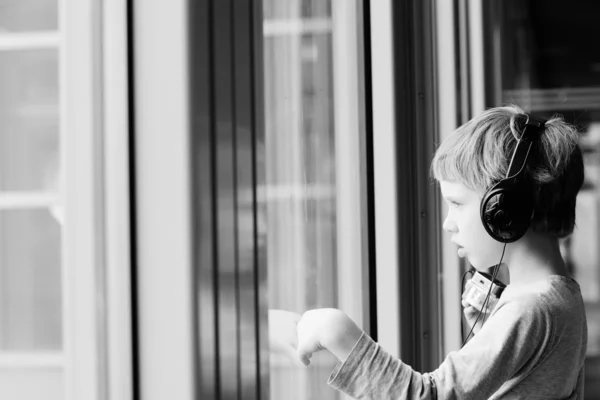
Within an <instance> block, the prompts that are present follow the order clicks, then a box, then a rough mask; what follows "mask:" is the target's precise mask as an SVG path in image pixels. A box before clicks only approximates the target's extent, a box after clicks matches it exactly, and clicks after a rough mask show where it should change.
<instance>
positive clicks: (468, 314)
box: [460, 297, 489, 334]
mask: <svg viewBox="0 0 600 400" xmlns="http://www.w3.org/2000/svg"><path fill="white" fill-rule="evenodd" d="M460 303H461V304H462V306H463V314H464V315H465V318H466V320H467V323H468V324H469V329H471V328H473V324H475V321H477V317H479V310H478V309H477V308H475V307H473V306H472V305H471V303H469V302H468V301H467V300H465V299H464V297H463V299H462V300H461V302H460ZM487 317H489V314H486V313H481V316H480V317H479V320H478V321H477V325H476V326H475V327H474V328H473V334H476V333H478V332H479V331H480V330H481V327H482V326H483V321H484V319H487Z"/></svg>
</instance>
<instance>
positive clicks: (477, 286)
mask: <svg viewBox="0 0 600 400" xmlns="http://www.w3.org/2000/svg"><path fill="white" fill-rule="evenodd" d="M490 286H491V291H490ZM504 288H506V285H505V284H504V283H502V282H500V281H499V280H498V279H495V280H494V282H492V276H491V275H490V274H487V273H485V272H481V271H476V272H475V273H474V274H473V277H472V278H471V279H469V280H468V281H467V284H466V285H465V292H464V294H463V298H464V300H466V301H467V302H469V304H471V305H472V306H473V307H475V308H476V309H477V310H479V311H481V312H483V313H485V314H489V313H490V312H491V311H492V310H493V309H494V307H496V304H497V303H498V300H499V299H500V295H501V294H502V291H503V290H504ZM488 293H489V294H490V298H489V300H488V302H487V304H486V307H485V310H483V303H484V302H485V298H486V297H487V295H488Z"/></svg>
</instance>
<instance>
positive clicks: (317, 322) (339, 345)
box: [298, 308, 362, 365]
mask: <svg viewBox="0 0 600 400" xmlns="http://www.w3.org/2000/svg"><path fill="white" fill-rule="evenodd" d="M361 335H362V330H361V329H360V328H359V327H358V326H357V325H356V324H355V323H354V321H352V320H351V319H350V317H348V316H347V315H346V314H344V313H343V312H342V311H340V310H336V309H333V308H322V309H316V310H309V311H307V312H305V313H304V314H303V315H302V319H301V320H300V321H299V322H298V357H299V358H300V361H302V363H303V364H304V365H309V364H310V358H311V357H312V354H313V353H315V352H317V351H320V350H324V349H326V350H329V351H330V352H331V353H332V354H333V355H334V356H336V358H337V359H338V360H340V361H344V360H345V359H346V358H347V357H348V355H349V354H350V352H351V351H352V349H353V348H354V345H355V344H356V342H358V339H360V337H361Z"/></svg>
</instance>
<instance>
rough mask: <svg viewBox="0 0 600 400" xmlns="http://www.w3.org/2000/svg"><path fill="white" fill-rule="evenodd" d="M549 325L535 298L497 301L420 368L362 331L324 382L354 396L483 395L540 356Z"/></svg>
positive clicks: (451, 397) (550, 327)
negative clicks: (436, 359)
mask: <svg viewBox="0 0 600 400" xmlns="http://www.w3.org/2000/svg"><path fill="white" fill-rule="evenodd" d="M541 303H543V302H541ZM551 329H552V323H551V316H550V314H549V313H548V312H547V308H546V307H540V302H539V300H538V301H537V302H535V301H531V302H530V301H525V302H515V303H512V302H510V303H506V304H499V305H498V307H497V308H496V310H495V311H494V313H493V315H492V316H491V317H490V318H489V319H488V321H487V323H486V324H485V325H484V326H483V327H482V329H481V331H480V332H479V334H477V335H476V336H474V337H473V338H472V339H471V340H470V341H469V342H468V343H467V344H466V345H465V346H464V347H463V348H461V349H460V350H458V351H455V352H452V353H450V354H449V355H448V357H446V359H445V360H444V362H443V363H442V364H441V365H440V367H439V368H438V369H436V370H435V371H433V372H431V373H423V374H421V373H419V372H416V371H414V370H413V369H412V368H411V367H410V366H409V365H407V364H405V363H403V362H402V361H401V360H400V359H397V358H395V357H393V356H391V355H390V354H389V353H387V352H386V351H385V350H383V349H382V348H381V346H380V345H378V344H377V343H375V342H374V341H373V340H372V339H371V338H370V337H369V336H368V335H366V334H365V333H363V335H362V336H361V338H360V339H359V341H358V342H357V343H356V345H355V346H354V348H353V350H352V351H351V352H350V354H349V356H348V358H347V359H346V360H345V361H344V362H342V363H339V364H338V365H337V366H336V368H335V369H334V370H333V372H332V374H331V376H330V378H329V381H328V383H329V385H331V386H332V387H334V388H336V389H338V390H340V391H342V392H344V393H346V394H348V395H350V396H353V397H354V398H357V399H382V400H383V399H390V400H391V399H440V400H441V399H477V400H479V399H486V398H489V397H490V396H492V395H493V394H494V393H495V392H496V391H497V390H498V389H499V388H500V387H501V386H502V384H503V383H504V382H505V381H507V380H508V379H510V378H511V377H513V376H514V375H515V374H516V373H517V372H519V371H521V372H522V371H523V370H526V369H528V368H529V369H530V368H531V366H532V365H535V364H536V363H537V362H538V361H539V357H540V354H541V353H542V350H543V349H544V348H545V347H546V346H548V342H549V340H550V338H551V336H552V335H551ZM524 376H526V374H525V375H524ZM517 383H518V382H517Z"/></svg>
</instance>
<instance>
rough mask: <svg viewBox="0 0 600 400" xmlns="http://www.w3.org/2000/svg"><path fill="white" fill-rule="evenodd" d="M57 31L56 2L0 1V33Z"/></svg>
mask: <svg viewBox="0 0 600 400" xmlns="http://www.w3.org/2000/svg"><path fill="white" fill-rule="evenodd" d="M57 29H58V0H0V31H10V32H22V31H53V30H57Z"/></svg>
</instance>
